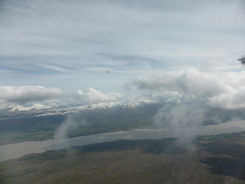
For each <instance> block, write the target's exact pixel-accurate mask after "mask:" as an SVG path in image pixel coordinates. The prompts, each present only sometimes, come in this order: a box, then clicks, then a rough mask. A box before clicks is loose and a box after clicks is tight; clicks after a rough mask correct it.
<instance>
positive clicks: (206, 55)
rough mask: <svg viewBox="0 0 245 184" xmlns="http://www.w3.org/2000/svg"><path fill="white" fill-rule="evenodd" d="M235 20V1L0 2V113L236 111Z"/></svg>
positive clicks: (238, 25) (239, 51)
mask: <svg viewBox="0 0 245 184" xmlns="http://www.w3.org/2000/svg"><path fill="white" fill-rule="evenodd" d="M244 20H245V3H244V1H243V0H232V1H230V0H212V1H211V0H207V1H201V0H188V1H187V0H152V1H147V0H89V1H85V0H70V1H66V0H52V1H48V0H22V1H18V0H0V89H1V91H0V102H1V107H0V108H7V107H9V106H11V107H13V106H14V107H19V106H21V107H23V106H35V107H36V108H42V107H46V106H50V105H52V104H57V103H61V101H62V100H61V99H64V98H65V99H67V101H70V103H73V102H78V103H81V104H85V103H96V102H108V101H109V102H111V101H113V102H114V101H117V100H119V101H122V100H124V101H130V100H131V99H132V98H134V99H136V98H137V99H144V100H153V101H159V100H171V99H175V100H176V99H179V98H181V99H182V100H183V98H184V99H185V100H186V99H188V100H190V99H191V100H193V98H196V99H197V98H198V99H199V100H203V99H206V100H207V104H208V105H213V106H224V107H225V108H238V107H239V108H240V107H243V106H245V102H244V101H243V100H245V97H243V95H242V91H243V90H244V89H245V88H244V87H243V84H244V83H243V81H244V78H245V74H244V66H242V65H241V64H240V62H239V61H238V60H237V59H239V58H241V57H243V56H244V54H245V36H244V32H245V21H244ZM200 81H205V82H204V83H203V84H202V85H200ZM201 83H202V82H201ZM195 84H196V85H195ZM200 90H202V92H201V93H199V92H200ZM239 95H240V96H239ZM132 96H133V97H132ZM226 97H228V98H226ZM243 98H244V99H243ZM223 99H225V100H223ZM238 99H239V100H238ZM241 99H242V100H241ZM67 101H65V102H63V103H67ZM238 102H239V103H238Z"/></svg>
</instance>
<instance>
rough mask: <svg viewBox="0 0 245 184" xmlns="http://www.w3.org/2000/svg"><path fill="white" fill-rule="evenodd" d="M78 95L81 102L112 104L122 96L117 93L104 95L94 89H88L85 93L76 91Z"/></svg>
mask: <svg viewBox="0 0 245 184" xmlns="http://www.w3.org/2000/svg"><path fill="white" fill-rule="evenodd" d="M78 94H79V96H80V97H81V99H82V100H84V101H87V102H88V103H99V102H112V101H115V100H118V99H119V98H121V97H122V95H121V94H118V93H115V94H112V93H110V94H104V93H102V92H100V91H98V90H96V89H94V88H89V89H88V91H87V92H84V91H82V90H78Z"/></svg>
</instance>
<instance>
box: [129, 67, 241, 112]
mask: <svg viewBox="0 0 245 184" xmlns="http://www.w3.org/2000/svg"><path fill="white" fill-rule="evenodd" d="M133 84H134V86H136V87H137V89H139V90H140V91H143V94H145V95H148V96H149V97H153V98H154V97H155V98H158V99H160V98H162V99H165V100H166V99H168V98H169V97H173V96H174V97H175V98H178V100H184V101H185V102H188V101H193V100H194V101H202V102H203V103H205V104H207V105H209V106H212V107H220V108H243V107H245V95H244V94H245V72H201V71H198V70H196V69H189V70H185V71H175V72H163V73H160V74H154V75H153V76H151V77H148V78H142V79H138V80H136V81H134V82H133Z"/></svg>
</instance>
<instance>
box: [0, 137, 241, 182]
mask: <svg viewBox="0 0 245 184" xmlns="http://www.w3.org/2000/svg"><path fill="white" fill-rule="evenodd" d="M0 171H1V172H0V177H1V179H0V183H1V184H12V183H16V184H22V183H23V184H24V183H28V184H32V183H35V184H41V183H42V184H48V183H52V184H53V183H54V184H55V183H59V184H66V183H67V184H68V183H86V184H93V183H94V184H96V183H106V184H110V183H111V184H115V183H119V184H120V183H130V184H133V183H135V184H144V183H145V184H150V183H152V184H160V183H161V184H162V183H169V184H174V183H179V184H184V183H193V184H196V183H198V184H199V183H200V184H202V183H203V184H208V183H210V184H223V183H227V184H229V183H230V184H233V183H241V184H242V183H245V177H244V173H245V133H237V134H224V135H217V136H205V137H199V138H197V139H196V140H194V142H193V144H192V145H185V146H183V145H179V144H178V141H177V142H176V139H161V140H134V141H133V140H118V141H113V142H107V143H101V144H92V145H87V146H83V147H75V148H70V149H65V150H59V151H50V152H46V153H42V154H31V155H28V156H25V157H22V158H20V159H17V160H10V161H4V162H0Z"/></svg>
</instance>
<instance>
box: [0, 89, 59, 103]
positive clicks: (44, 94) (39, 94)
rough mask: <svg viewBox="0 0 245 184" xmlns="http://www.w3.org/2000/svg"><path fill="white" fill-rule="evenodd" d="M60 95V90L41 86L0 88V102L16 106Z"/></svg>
mask: <svg viewBox="0 0 245 184" xmlns="http://www.w3.org/2000/svg"><path fill="white" fill-rule="evenodd" d="M61 93H62V90H61V89H58V88H46V87H43V86H0V100H1V101H6V102H9V103H17V104H26V103H29V102H42V101H45V100H47V99H50V98H52V97H55V96H58V95H60V94H61Z"/></svg>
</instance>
